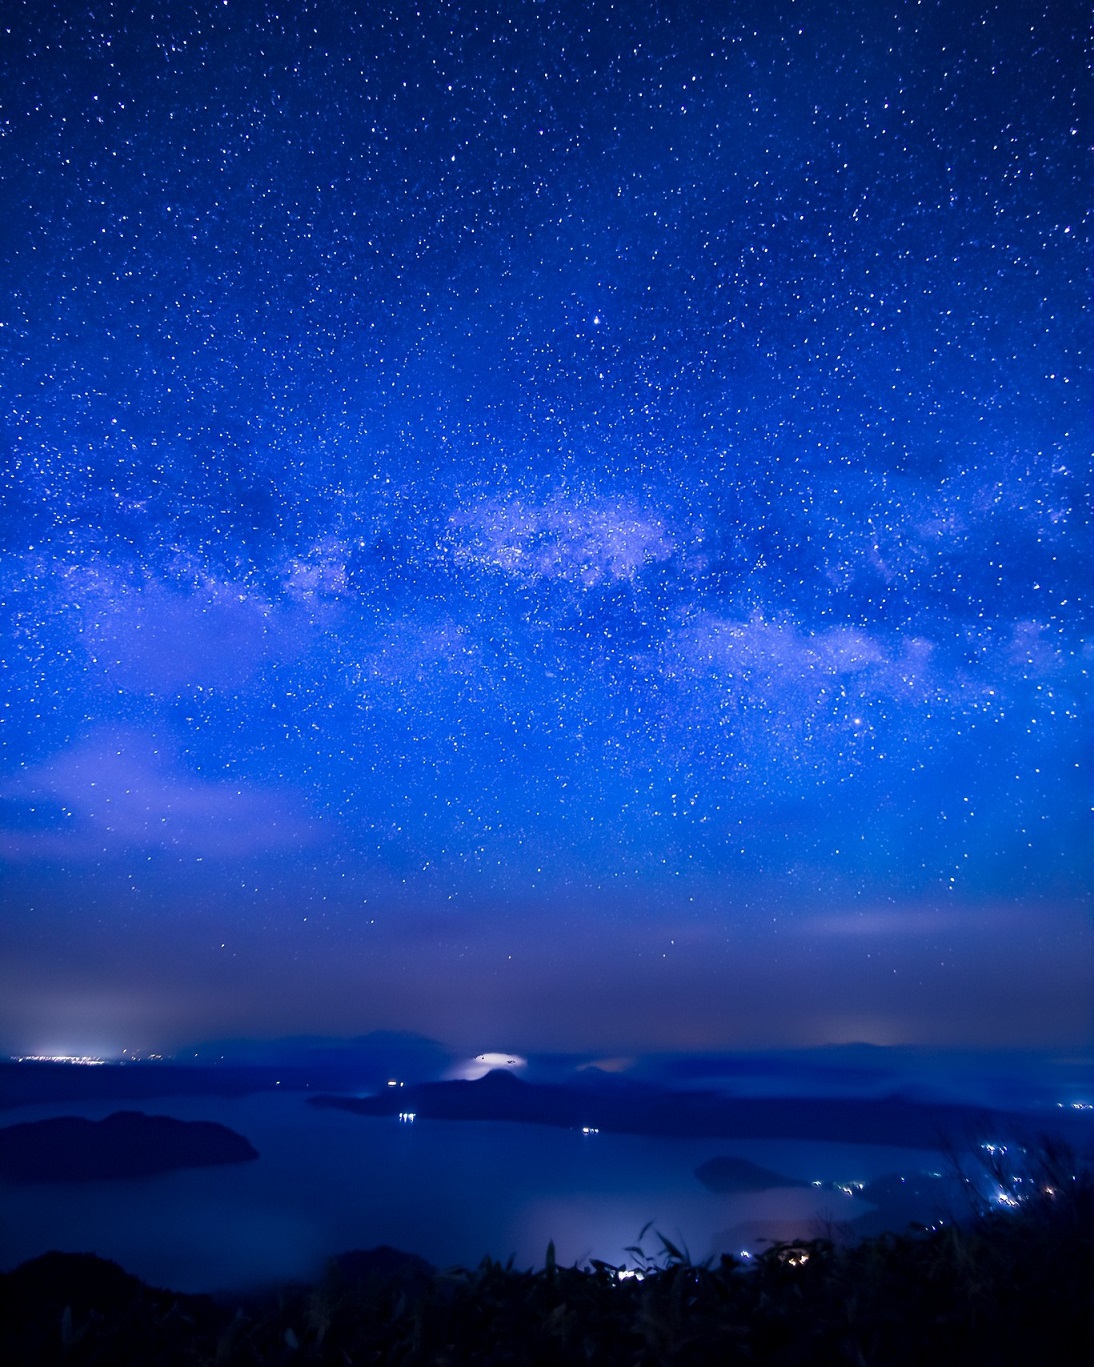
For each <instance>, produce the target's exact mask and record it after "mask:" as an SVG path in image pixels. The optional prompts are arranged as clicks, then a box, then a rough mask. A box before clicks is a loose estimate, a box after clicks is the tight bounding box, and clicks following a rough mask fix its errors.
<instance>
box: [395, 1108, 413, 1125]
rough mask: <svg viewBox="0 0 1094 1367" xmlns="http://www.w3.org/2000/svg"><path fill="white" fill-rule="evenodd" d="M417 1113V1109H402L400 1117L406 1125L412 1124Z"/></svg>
mask: <svg viewBox="0 0 1094 1367" xmlns="http://www.w3.org/2000/svg"><path fill="white" fill-rule="evenodd" d="M415 1115H417V1112H416V1111H400V1112H399V1119H400V1120H401V1121H402V1122H403V1124H404V1125H410V1124H412V1123H413V1121H414V1117H415Z"/></svg>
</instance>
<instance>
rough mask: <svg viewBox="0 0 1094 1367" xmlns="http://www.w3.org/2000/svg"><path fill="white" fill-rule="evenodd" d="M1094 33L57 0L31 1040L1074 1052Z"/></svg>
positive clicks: (33, 466)
mask: <svg viewBox="0 0 1094 1367" xmlns="http://www.w3.org/2000/svg"><path fill="white" fill-rule="evenodd" d="M354 10H356V11H357V13H354V12H353V11H354ZM1087 27H1088V13H1087V7H1086V6H1085V5H1082V4H1079V3H1074V4H1071V3H1067V0H1049V2H1048V3H1042V0H1030V3H1017V2H1016V0H1011V3H1007V4H999V5H991V4H988V3H984V0H979V2H970V0H922V2H921V3H914V2H913V0H890V2H889V3H884V4H883V3H881V2H880V0H850V2H849V3H834V0H798V2H797V3H795V0H736V2H735V3H730V2H728V0H727V2H725V3H715V2H714V0H708V3H705V4H690V3H685V0H657V2H656V3H655V2H653V0H616V3H614V4H611V3H606V2H605V0H592V2H590V0H582V2H581V3H577V0H551V2H550V3H549V2H548V0H542V2H541V0H504V3H500V4H499V3H495V4H488V3H476V2H475V0H466V2H464V0H455V2H454V3H444V2H443V0H431V2H430V3H429V4H428V5H426V4H422V5H418V6H416V5H414V4H412V3H409V0H405V2H404V0H395V3H390V4H386V5H385V4H381V3H377V4H371V3H370V4H365V3H363V2H362V3H359V4H356V5H350V4H348V3H335V2H334V0H315V2H313V3H302V0H291V3H290V0H284V2H283V3H278V0H226V2H225V3H220V0H216V3H214V0H191V2H190V3H180V2H179V0H164V2H163V3H161V2H160V0H137V3H136V4H134V5H130V4H127V3H125V4H123V3H118V4H111V3H108V0H90V2H89V3H87V4H82V5H76V4H74V3H64V4H58V3H48V0H5V2H4V3H3V5H2V8H0V391H2V392H0V413H2V425H3V443H2V454H3V462H4V465H3V475H2V484H0V489H2V500H3V505H2V513H0V525H2V529H3V556H2V559H0V600H2V627H0V632H2V652H3V658H2V661H0V664H2V675H0V678H2V683H0V718H2V724H0V860H2V863H0V878H2V880H3V909H2V921H0V1047H3V1048H5V1049H7V1050H9V1051H14V1052H22V1053H25V1052H53V1053H58V1052H59V1053H69V1054H83V1053H104V1054H117V1053H119V1052H120V1051H121V1049H122V1048H129V1049H131V1050H139V1051H143V1050H152V1049H158V1050H168V1051H169V1050H171V1049H173V1048H176V1047H178V1046H179V1045H180V1044H181V1043H182V1042H184V1041H193V1040H195V1039H205V1038H212V1037H224V1036H230V1035H235V1036H250V1037H256V1038H261V1037H272V1036H278V1035H288V1034H294V1033H308V1032H313V1033H324V1034H357V1033H362V1032H364V1031H368V1030H372V1029H378V1028H383V1029H406V1030H417V1031H421V1032H423V1033H425V1034H428V1035H432V1036H435V1037H437V1038H439V1039H443V1040H444V1041H446V1042H448V1043H450V1044H451V1045H452V1046H453V1047H460V1048H467V1049H469V1050H472V1051H475V1050H479V1049H491V1048H502V1049H525V1050H527V1049H570V1050H578V1051H581V1050H588V1051H593V1052H595V1051H624V1052H625V1051H636V1050H652V1049H689V1050H699V1049H726V1048H736V1047H745V1048H751V1047H761V1046H775V1045H787V1044H792V1045H813V1044H823V1043H828V1042H841V1041H851V1040H863V1041H868V1042H873V1043H877V1044H895V1043H912V1044H920V1045H931V1046H939V1045H942V1046H954V1047H958V1046H960V1047H996V1046H998V1047H1004V1046H1006V1047H1013V1046H1017V1045H1028V1046H1031V1047H1033V1046H1037V1047H1047V1048H1055V1049H1076V1048H1080V1047H1082V1045H1083V1043H1084V1041H1086V1040H1087V1039H1088V1038H1089V1026H1090V1019H1091V1000H1092V992H1091V984H1092V980H1094V970H1092V964H1094V959H1092V953H1091V934H1090V902H1089V896H1088V890H1089V888H1090V886H1091V868H1090V844H1089V826H1088V820H1089V809H1090V779H1089V768H1088V759H1089V749H1090V747H1089V741H1090V696H1089V690H1088V683H1087V676H1088V671H1089V668H1090V661H1091V647H1090V645H1089V644H1088V643H1086V644H1084V642H1089V639H1090V633H1089V607H1088V605H1087V601H1088V594H1089V586H1090V584H1091V583H1092V582H1094V565H1092V556H1091V541H1090V518H1089V502H1088V497H1089V490H1090V488H1091V480H1090V463H1089V462H1090V450H1091V445H1090V437H1091V422H1090V409H1091V395H1090V388H1089V378H1088V374H1089V360H1088V353H1089V340H1088V339H1089V300H1090V237H1089V229H1090V220H1089V208H1088V206H1089V204H1090V194H1089V186H1090V179H1091V176H1090V171H1091V161H1090V157H1089V135H1090V127H1091V118H1090V115H1091V88H1090V84H1089V76H1088V74H1087V72H1086V69H1085V45H1086V42H1087Z"/></svg>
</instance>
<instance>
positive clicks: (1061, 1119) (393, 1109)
mask: <svg viewBox="0 0 1094 1367" xmlns="http://www.w3.org/2000/svg"><path fill="white" fill-rule="evenodd" d="M309 1101H310V1104H311V1105H313V1106H328V1107H334V1108H337V1109H339V1110H345V1111H352V1112H354V1113H355V1114H357V1115H373V1116H384V1115H397V1114H399V1113H403V1114H408V1113H413V1114H414V1115H415V1116H417V1117H421V1118H423V1119H433V1120H509V1121H521V1122H524V1123H527V1124H536V1125H554V1126H560V1127H562V1128H577V1129H581V1128H592V1129H600V1130H614V1131H617V1132H620V1133H626V1134H646V1135H665V1136H676V1137H688V1138H735V1139H774V1138H783V1139H809V1140H822V1141H831V1142H837V1143H859V1144H886V1145H903V1146H907V1147H909V1148H928V1149H937V1148H938V1147H940V1145H944V1144H946V1143H947V1142H950V1141H953V1140H956V1139H958V1138H960V1137H964V1136H966V1135H968V1134H969V1133H970V1132H972V1131H974V1130H975V1131H978V1132H983V1133H984V1134H985V1135H988V1134H990V1133H994V1132H995V1131H996V1130H997V1129H998V1127H999V1126H1000V1124H1008V1125H1011V1126H1012V1127H1013V1126H1017V1127H1025V1128H1026V1129H1028V1128H1029V1126H1030V1117H1028V1116H1019V1115H1013V1116H1005V1115H1001V1114H1000V1113H999V1112H996V1111H988V1110H986V1109H984V1108H983V1107H978V1106H959V1105H953V1104H948V1103H941V1102H921V1101H915V1100H911V1099H909V1098H907V1097H903V1096H888V1097H878V1098H862V1097H846V1098H839V1097H823V1098H821V1097H782V1098H780V1097H727V1096H725V1095H724V1094H721V1093H717V1092H709V1091H676V1090H669V1089H667V1088H662V1087H657V1086H654V1085H652V1084H649V1085H646V1086H642V1087H637V1086H636V1087H633V1088H629V1089H627V1090H619V1089H617V1088H604V1089H597V1088H594V1087H592V1086H589V1085H583V1086H573V1085H556V1084H538V1083H530V1082H523V1081H521V1080H520V1079H519V1078H517V1077H514V1076H513V1075H512V1074H511V1073H509V1072H506V1071H504V1070H500V1069H499V1070H495V1071H494V1072H491V1073H487V1074H486V1076H485V1077H483V1078H480V1079H479V1080H478V1081H476V1082H465V1081H457V1082H427V1083H422V1084H420V1085H419V1086H415V1087H400V1088H398V1089H394V1088H393V1089H390V1090H387V1089H385V1090H383V1091H381V1092H380V1093H379V1094H378V1095H376V1096H370V1097H349V1096H334V1095H329V1094H324V1095H320V1096H315V1097H310V1098H309ZM1076 1121H1080V1124H1079V1125H1077V1124H1076ZM1045 1123H1048V1119H1047V1118H1046V1120H1045ZM1051 1128H1053V1129H1054V1130H1055V1131H1057V1132H1060V1133H1063V1134H1066V1135H1072V1134H1075V1135H1078V1134H1080V1133H1081V1134H1082V1135H1084V1136H1085V1135H1086V1134H1087V1131H1088V1129H1089V1126H1082V1125H1081V1117H1072V1116H1070V1115H1069V1114H1068V1113H1066V1112H1060V1113H1059V1115H1058V1116H1054V1117H1052V1118H1051Z"/></svg>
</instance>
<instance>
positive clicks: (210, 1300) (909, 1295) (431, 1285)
mask: <svg viewBox="0 0 1094 1367" xmlns="http://www.w3.org/2000/svg"><path fill="white" fill-rule="evenodd" d="M1092 1197H1094V1185H1092V1184H1091V1182H1090V1181H1089V1180H1088V1178H1085V1177H1080V1178H1071V1179H1068V1180H1067V1181H1066V1183H1065V1182H1061V1185H1060V1186H1059V1188H1057V1189H1053V1190H1052V1192H1051V1193H1050V1192H1049V1191H1047V1190H1045V1189H1039V1190H1038V1193H1037V1195H1036V1196H1035V1197H1033V1198H1030V1199H1027V1200H1026V1202H1025V1203H1024V1204H1023V1206H1022V1207H1021V1208H1020V1209H1017V1210H1013V1211H1008V1212H999V1211H995V1212H993V1213H981V1214H980V1215H978V1216H977V1217H975V1218H973V1219H972V1220H971V1221H970V1222H969V1223H967V1224H966V1225H964V1226H962V1225H953V1226H947V1227H945V1228H942V1229H938V1230H934V1231H931V1232H922V1231H921V1232H909V1233H906V1234H886V1235H883V1236H880V1237H878V1238H874V1239H867V1240H864V1241H862V1242H861V1243H858V1244H854V1245H851V1246H846V1247H838V1246H835V1245H833V1244H832V1243H830V1242H828V1241H826V1240H822V1239H814V1240H810V1241H806V1242H800V1243H797V1242H796V1243H780V1244H775V1245H773V1246H772V1247H771V1248H770V1249H768V1250H767V1251H766V1252H765V1253H763V1254H761V1255H760V1256H759V1257H757V1258H756V1259H754V1260H753V1261H751V1262H749V1263H742V1262H738V1261H737V1260H736V1259H734V1258H732V1257H729V1256H724V1257H722V1258H721V1259H720V1260H719V1261H718V1263H717V1264H704V1265H702V1266H695V1265H693V1264H692V1263H690V1262H689V1261H688V1260H687V1258H686V1257H685V1256H684V1255H683V1254H681V1253H679V1252H678V1251H677V1250H676V1249H675V1248H674V1247H673V1246H672V1245H670V1244H667V1243H663V1250H662V1254H661V1256H660V1257H659V1258H656V1259H649V1258H646V1257H644V1256H642V1255H639V1254H637V1251H636V1258H635V1263H636V1267H632V1268H630V1269H628V1270H627V1272H626V1275H621V1269H618V1268H613V1267H610V1266H608V1265H606V1264H604V1263H595V1264H593V1265H592V1266H591V1267H589V1268H584V1269H583V1268H560V1267H557V1266H555V1264H554V1260H553V1256H552V1252H551V1250H550V1249H548V1254H547V1262H546V1266H545V1267H543V1268H542V1269H540V1270H538V1271H517V1270H515V1269H514V1268H513V1267H512V1266H511V1265H509V1266H504V1265H502V1264H500V1263H497V1262H494V1261H492V1260H490V1259H487V1260H486V1261H484V1262H483V1263H482V1264H481V1265H480V1266H479V1267H478V1268H476V1269H474V1270H467V1269H460V1268H457V1269H449V1270H448V1271H444V1272H438V1271H436V1270H435V1269H433V1268H432V1267H430V1266H429V1264H427V1263H425V1262H424V1261H423V1260H422V1259H420V1258H416V1257H414V1256H413V1255H410V1254H401V1253H399V1252H397V1251H396V1250H393V1249H374V1250H371V1251H369V1252H357V1253H351V1254H345V1255H343V1256H342V1257H341V1258H339V1259H335V1260H334V1261H333V1262H332V1264H331V1265H330V1267H329V1269H328V1272H327V1275H326V1277H325V1278H324V1279H323V1281H322V1282H321V1283H319V1284H318V1285H316V1286H289V1287H284V1288H282V1289H280V1290H279V1291H277V1292H274V1293H270V1294H267V1295H263V1296H255V1297H252V1298H250V1299H243V1300H242V1301H241V1300H240V1299H239V1298H231V1299H228V1298H216V1297H211V1296H187V1295H176V1294H174V1293H172V1292H169V1291H163V1290H156V1289H153V1288H151V1287H148V1286H146V1285H144V1283H142V1282H140V1281H139V1280H138V1279H137V1278H136V1277H132V1276H130V1275H128V1274H127V1273H125V1272H124V1271H122V1269H121V1268H119V1267H118V1266H116V1264H114V1263H109V1262H104V1261H103V1260H101V1259H99V1258H95V1257H93V1256H92V1255H90V1254H61V1253H50V1254H46V1255H45V1256H44V1257H41V1258H36V1259H35V1260H34V1261H32V1262H29V1263H25V1264H23V1266H21V1267H19V1268H16V1269H15V1270H14V1271H13V1272H9V1273H7V1274H4V1275H2V1276H0V1362H4V1363H8V1362H10V1363H19V1364H27V1365H28V1367H30V1365H31V1364H33V1367H53V1364H60V1363H62V1362H63V1363H65V1364H66V1367H67V1365H75V1367H83V1365H85V1364H86V1365H87V1367H92V1364H94V1365H95V1367H99V1365H100V1364H101V1365H102V1367H106V1365H107V1364H109V1367H137V1364H140V1367H158V1364H180V1365H181V1364H210V1367H212V1364H214V1363H216V1364H220V1365H221V1367H265V1365H266V1364H271V1367H272V1365H273V1364H294V1365H295V1364H307V1365H308V1367H312V1365H314V1367H328V1365H329V1367H335V1365H337V1367H344V1365H345V1364H347V1363H369V1364H391V1365H392V1367H394V1365H395V1364H399V1365H400V1367H442V1365H447V1367H463V1364H467V1365H468V1367H470V1365H471V1364H502V1363H505V1364H519V1365H520V1367H523V1365H524V1364H527V1367H555V1364H557V1365H558V1367H572V1364H574V1363H584V1364H594V1365H595V1364H604V1367H609V1364H610V1367H619V1365H620V1364H626V1365H627V1367H676V1365H677V1364H678V1365H679V1367H708V1364H709V1367H733V1364H738V1363H740V1364H765V1365H766V1367H804V1365H805V1364H808V1365H809V1367H827V1365H828V1364H832V1367H835V1365H836V1364H841V1365H842V1364H846V1367H862V1364H871V1367H923V1365H924V1364H927V1363H929V1364H931V1365H932V1367H947V1365H948V1364H951V1363H952V1364H957V1363H960V1364H962V1367H1031V1364H1034V1363H1052V1364H1053V1367H1073V1365H1074V1367H1078V1365H1079V1364H1082V1367H1087V1364H1088V1363H1089V1362H1090V1361H1091V1360H1092V1354H1094V1337H1092V1333H1091V1318H1092V1313H1091V1294H1090V1292H1091V1286H1092V1285H1094V1248H1092V1243H1094V1199H1092Z"/></svg>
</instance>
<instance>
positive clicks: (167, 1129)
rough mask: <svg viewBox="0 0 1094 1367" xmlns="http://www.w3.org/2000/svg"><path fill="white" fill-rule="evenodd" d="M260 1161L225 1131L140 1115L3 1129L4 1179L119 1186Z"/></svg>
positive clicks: (0, 1168)
mask: <svg viewBox="0 0 1094 1367" xmlns="http://www.w3.org/2000/svg"><path fill="white" fill-rule="evenodd" d="M257 1157H258V1151H257V1150H256V1149H255V1148H254V1147H253V1146H252V1144H251V1143H250V1141H249V1140H247V1139H245V1138H244V1137H243V1135H241V1134H237V1133H236V1132H235V1131H234V1130H230V1129H229V1128H228V1127H227V1126H226V1125H219V1124H217V1123H216V1122H215V1121H211V1120H175V1119H173V1118H172V1117H171V1116H166V1115H145V1114H144V1113H143V1112H141V1111H115V1112H114V1114H113V1115H108V1116H107V1117H106V1119H105V1120H87V1119H85V1118H83V1117H81V1116H72V1115H66V1116H58V1117H56V1118H54V1119H51V1120H32V1121H26V1122H24V1123H23V1124H19V1125H7V1126H5V1127H3V1128H0V1178H3V1179H7V1180H9V1181H17V1182H98V1181H116V1180H118V1179H119V1178H133V1177H154V1176H157V1175H158V1174H160V1173H165V1172H172V1171H174V1170H175V1169H177V1168H201V1167H208V1166H211V1165H214V1164H219V1163H246V1162H250V1161H252V1160H253V1159H255V1158H257Z"/></svg>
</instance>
